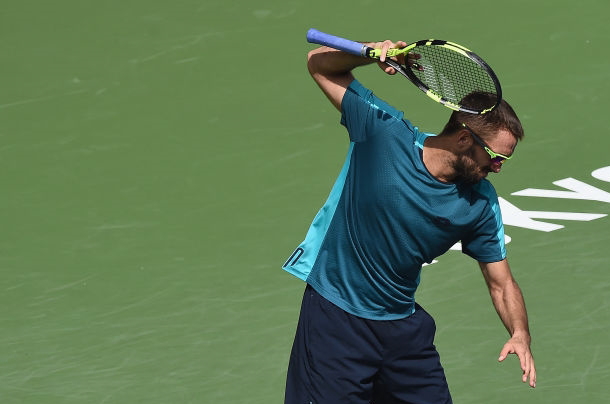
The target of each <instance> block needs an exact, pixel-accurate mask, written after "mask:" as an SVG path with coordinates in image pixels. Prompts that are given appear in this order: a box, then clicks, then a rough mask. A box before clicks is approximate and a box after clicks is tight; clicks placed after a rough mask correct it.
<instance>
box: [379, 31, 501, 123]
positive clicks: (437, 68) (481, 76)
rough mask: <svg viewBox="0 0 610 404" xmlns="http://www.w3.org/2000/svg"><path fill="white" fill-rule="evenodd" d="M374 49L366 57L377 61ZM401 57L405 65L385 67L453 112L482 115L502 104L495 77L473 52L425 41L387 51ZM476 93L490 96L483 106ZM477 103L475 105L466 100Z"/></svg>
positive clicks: (388, 61)
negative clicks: (395, 71) (397, 73)
mask: <svg viewBox="0 0 610 404" xmlns="http://www.w3.org/2000/svg"><path fill="white" fill-rule="evenodd" d="M379 52H380V50H378V49H376V50H373V51H372V52H371V54H370V55H368V56H369V57H378V55H377V53H379ZM400 55H405V56H406V57H405V60H406V65H401V64H399V63H397V62H396V61H394V60H392V59H387V60H386V63H387V64H388V65H390V66H392V67H393V68H394V69H396V70H397V71H398V72H399V73H401V74H403V75H404V76H406V77H407V78H408V79H409V80H411V81H412V82H413V83H414V84H415V85H416V86H417V87H419V88H420V90H422V91H423V92H425V93H426V95H428V96H429V97H430V98H432V99H434V100H435V101H437V102H439V103H441V104H443V105H445V106H447V107H449V108H451V109H453V110H456V111H464V112H469V113H472V114H484V113H486V112H489V111H491V110H493V109H494V108H495V107H496V106H498V105H499V104H500V101H501V100H502V88H501V87H500V81H499V80H498V77H497V76H496V74H495V73H494V71H493V70H492V69H491V67H490V66H489V65H488V64H487V63H485V61H484V60H483V59H481V58H480V57H479V56H477V55H476V54H475V53H474V52H472V51H470V50H468V49H466V48H464V47H463V46H461V45H458V44H456V43H452V42H447V41H442V40H432V39H426V40H421V41H417V42H415V43H413V44H410V45H409V46H407V47H406V48H404V49H390V51H389V52H388V56H390V57H399V56H400ZM476 93H487V94H492V95H494V96H495V97H488V98H487V99H488V102H487V103H486V104H481V103H480V98H479V97H472V95H473V94H476ZM472 99H477V100H478V101H477V102H476V103H472V102H470V101H469V100H472Z"/></svg>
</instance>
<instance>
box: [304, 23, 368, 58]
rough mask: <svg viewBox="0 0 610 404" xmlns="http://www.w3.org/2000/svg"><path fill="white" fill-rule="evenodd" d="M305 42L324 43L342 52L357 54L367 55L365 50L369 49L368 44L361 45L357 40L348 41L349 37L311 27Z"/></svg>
mask: <svg viewBox="0 0 610 404" xmlns="http://www.w3.org/2000/svg"><path fill="white" fill-rule="evenodd" d="M307 42H310V43H315V44H318V45H325V46H328V47H331V48H333V49H338V50H341V51H343V52H347V53H351V54H352V55H358V56H368V55H367V50H368V49H370V48H369V47H368V46H366V45H363V44H361V43H359V42H354V41H350V40H349V39H345V38H340V37H338V36H334V35H330V34H327V33H325V32H321V31H318V30H317V29H313V28H311V29H310V30H309V31H307Z"/></svg>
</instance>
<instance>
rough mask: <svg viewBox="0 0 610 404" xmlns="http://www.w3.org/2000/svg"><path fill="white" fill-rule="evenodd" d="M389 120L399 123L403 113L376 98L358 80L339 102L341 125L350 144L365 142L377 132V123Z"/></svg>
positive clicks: (353, 82)
mask: <svg viewBox="0 0 610 404" xmlns="http://www.w3.org/2000/svg"><path fill="white" fill-rule="evenodd" d="M390 118H395V119H396V120H399V121H400V120H402V119H403V113H402V112H401V111H398V110H396V109H395V108H394V107H392V106H390V105H389V104H387V103H386V102H385V101H383V100H381V99H379V98H377V97H376V96H375V95H374V94H373V92H372V91H371V90H369V89H368V88H366V87H364V86H363V85H362V84H360V82H359V81H358V80H354V81H352V83H351V84H350V85H349V87H348V88H347V91H346V92H345V95H344V96H343V100H342V102H341V124H342V125H343V126H345V127H346V128H347V131H348V133H349V137H350V140H351V141H352V142H356V143H357V142H363V141H365V140H366V139H367V137H368V136H371V135H372V134H374V133H377V132H378V131H377V130H376V129H377V127H378V126H379V122H383V121H388V120H390ZM408 125H410V123H408Z"/></svg>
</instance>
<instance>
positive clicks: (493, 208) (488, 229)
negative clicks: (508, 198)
mask: <svg viewBox="0 0 610 404" xmlns="http://www.w3.org/2000/svg"><path fill="white" fill-rule="evenodd" d="M477 191H478V192H479V193H480V194H481V195H482V196H483V197H484V198H485V199H486V200H487V202H488V205H487V208H486V209H485V210H484V213H483V215H482V216H481V218H480V219H479V221H478V222H477V223H476V225H475V227H474V229H473V230H472V232H471V233H470V234H469V235H468V236H467V237H465V238H463V239H462V252H464V253H465V254H467V255H469V256H471V257H472V258H474V259H475V260H477V261H479V262H497V261H502V260H503V259H504V258H506V246H505V243H504V223H503V222H502V214H501V212H500V205H499V203H498V196H497V194H496V191H495V189H494V187H493V186H492V185H491V183H490V182H489V181H486V180H483V181H481V182H480V183H479V184H478V186H477Z"/></svg>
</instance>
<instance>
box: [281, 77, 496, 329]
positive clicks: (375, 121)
mask: <svg viewBox="0 0 610 404" xmlns="http://www.w3.org/2000/svg"><path fill="white" fill-rule="evenodd" d="M341 123H342V124H343V125H344V126H345V127H346V128H347V130H348V133H349V137H350V147H349V151H348V155H347V158H346V161H345V163H344V165H343V168H342V170H341V173H340V175H339V177H338V178H337V180H336V182H335V184H334V186H333V188H332V190H331V193H330V195H329V197H328V199H327V201H326V203H325V204H324V206H323V207H322V209H320V211H319V212H318V214H317V215H316V217H315V218H314V220H313V222H312V224H311V226H310V228H309V231H308V232H307V235H306V236H305V240H304V241H303V242H302V243H301V244H300V245H299V246H298V247H297V249H296V250H295V251H294V252H293V254H292V255H291V256H290V257H289V258H288V260H287V261H286V263H285V264H284V269H285V270H286V271H288V272H290V273H292V274H293V275H295V276H297V277H299V278H300V279H302V280H304V281H306V282H307V283H309V284H310V285H311V286H312V287H313V288H314V289H315V290H316V291H318V293H320V294H321V295H322V296H324V297H325V298H326V299H328V300H329V301H331V302H332V303H334V304H335V305H337V306H339V307H340V308H342V309H343V310H345V311H347V312H349V313H351V314H354V315H356V316H359V317H364V318H369V319H375V320H393V319H399V318H404V317H407V316H409V315H411V314H412V313H413V312H414V310H415V308H414V306H415V291H416V289H417V287H418V285H419V280H420V271H421V267H422V265H423V264H424V263H429V262H432V260H433V259H434V258H436V257H438V256H439V255H442V254H443V253H445V252H446V251H447V250H448V249H449V248H451V247H452V246H453V245H454V244H455V243H456V242H458V241H461V242H462V249H463V252H464V253H466V254H468V255H469V256H471V257H472V258H474V259H475V260H477V261H481V262H496V261H501V260H503V259H504V258H505V257H506V250H505V247H504V230H503V224H502V218H501V215H500V209H499V206H498V198H497V195H496V192H495V190H494V188H493V186H492V185H491V184H490V183H489V182H488V181H487V180H482V181H481V182H479V183H478V184H476V185H465V184H460V183H455V184H449V183H443V182H440V181H438V180H437V179H436V178H434V177H433V176H432V175H431V174H430V173H429V172H428V170H427V169H426V167H425V165H424V163H423V160H422V150H423V144H424V141H425V139H426V137H427V136H431V135H430V134H425V133H422V132H420V131H419V130H418V128H417V127H414V126H413V125H412V124H411V122H409V121H408V120H406V119H404V118H403V113H402V112H400V111H398V110H396V109H394V108H393V107H391V106H390V105H388V104H386V103H385V102H384V101H382V100H380V99H378V98H377V97H376V96H375V95H374V94H373V93H372V92H371V91H370V90H368V89H366V88H365V87H363V86H362V85H361V84H360V83H359V82H358V81H354V82H353V83H352V84H351V85H350V86H349V88H348V90H347V92H346V94H345V96H344V98H343V101H342V118H341Z"/></svg>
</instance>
